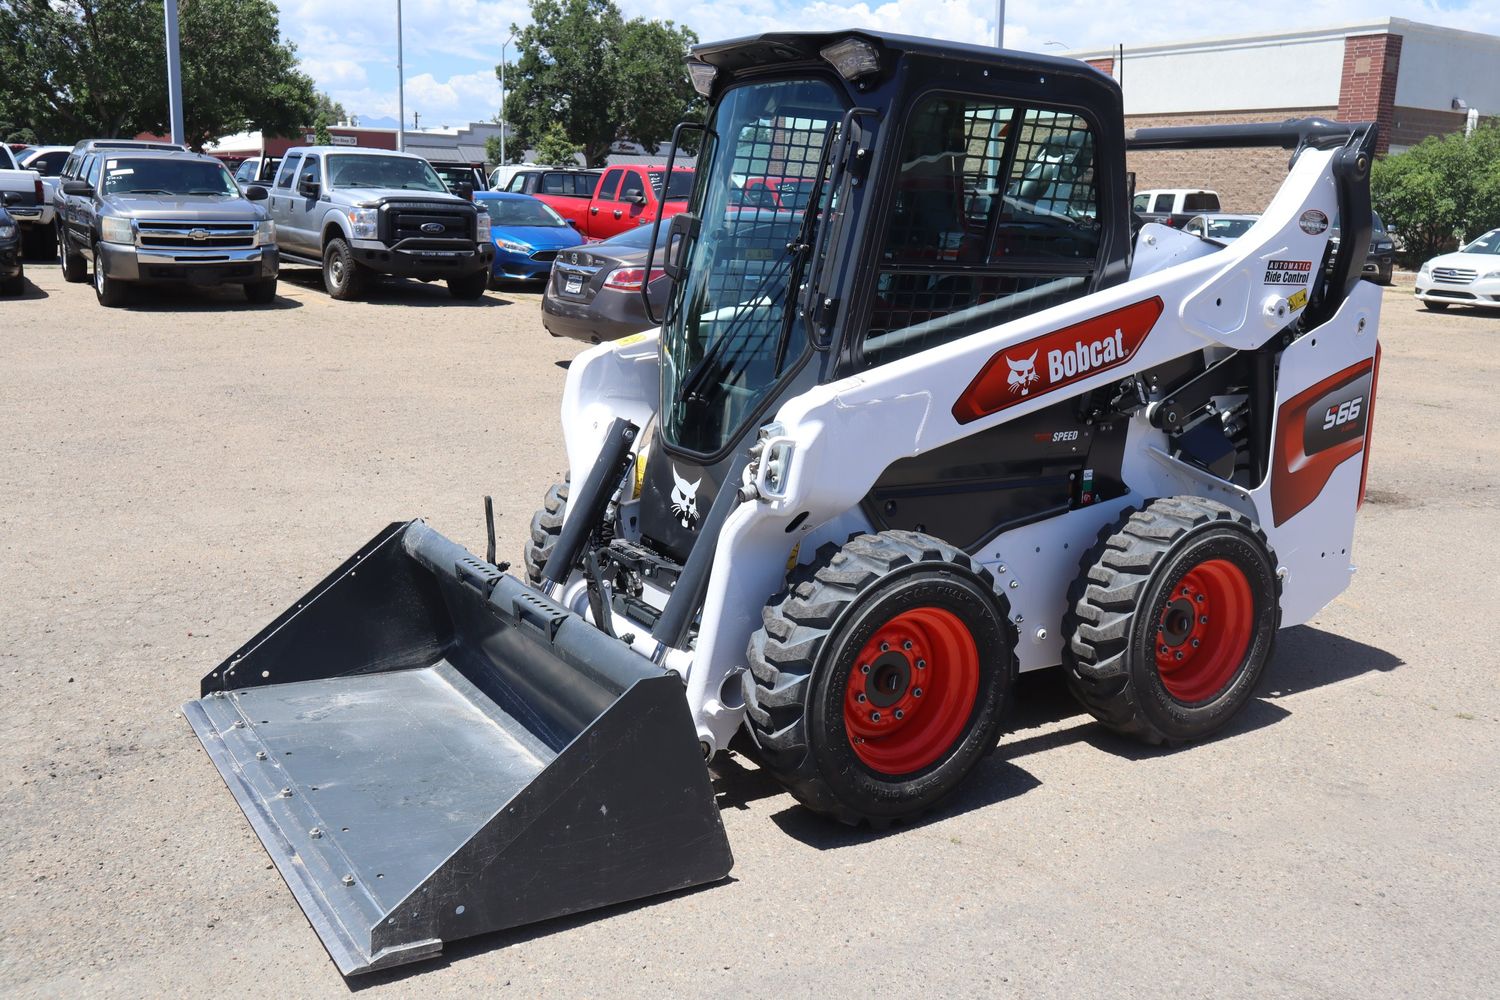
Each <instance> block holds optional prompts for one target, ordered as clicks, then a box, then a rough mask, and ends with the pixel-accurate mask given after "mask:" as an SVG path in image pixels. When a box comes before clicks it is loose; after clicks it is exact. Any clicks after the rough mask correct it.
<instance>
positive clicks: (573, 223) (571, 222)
mask: <svg viewBox="0 0 1500 1000" xmlns="http://www.w3.org/2000/svg"><path fill="white" fill-rule="evenodd" d="M568 225H570V226H572V227H573V228H574V229H577V228H578V220H577V219H569V220H568Z"/></svg>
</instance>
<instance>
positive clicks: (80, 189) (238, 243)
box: [60, 149, 279, 306]
mask: <svg viewBox="0 0 1500 1000" xmlns="http://www.w3.org/2000/svg"><path fill="white" fill-rule="evenodd" d="M62 194H63V196H64V197H65V198H66V199H67V205H68V208H67V216H66V218H64V219H63V224H62V228H61V235H62V245H61V247H60V250H61V251H62V260H63V278H64V280H67V281H75V282H82V281H87V280H88V276H89V262H90V261H92V262H93V265H94V266H93V271H94V293H95V295H97V296H98V298H99V304H100V305H103V306H118V305H123V304H124V302H125V298H126V294H127V293H128V291H129V286H130V285H134V284H173V283H189V284H194V285H226V284H227V285H241V286H243V287H244V289H245V297H246V298H248V299H249V300H250V301H251V302H256V303H261V304H266V303H269V302H271V301H272V300H274V299H275V298H276V276H277V271H278V268H279V262H278V259H277V254H276V227H275V225H274V224H273V223H272V222H271V221H270V219H268V218H267V217H266V212H265V209H264V208H262V207H261V206H260V205H259V204H256V202H259V201H264V200H265V197H266V191H265V188H259V187H254V188H250V189H249V190H248V191H245V192H243V193H242V192H241V191H240V189H239V186H238V185H237V184H235V182H234V178H233V177H231V176H229V171H228V170H227V169H225V167H224V164H223V163H221V162H219V161H218V160H216V159H214V158H213V157H212V156H203V155H202V154H199V153H187V152H171V151H163V150H151V149H111V150H108V151H101V152H100V153H99V154H98V155H96V156H94V157H93V159H92V160H91V161H90V164H89V168H88V171H87V173H86V175H85V176H84V177H82V178H79V179H75V180H66V181H63V183H62Z"/></svg>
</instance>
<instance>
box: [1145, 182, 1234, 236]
mask: <svg viewBox="0 0 1500 1000" xmlns="http://www.w3.org/2000/svg"><path fill="white" fill-rule="evenodd" d="M1130 208H1131V211H1133V212H1134V213H1135V216H1136V218H1137V219H1139V220H1140V221H1141V222H1143V223H1145V222H1159V223H1161V224H1162V225H1164V226H1171V227H1172V228H1174V229H1181V228H1182V227H1183V226H1184V225H1186V224H1187V223H1188V221H1189V220H1191V219H1192V218H1193V216H1195V215H1210V214H1213V213H1215V212H1218V211H1219V196H1218V194H1217V193H1216V192H1214V191H1203V190H1199V189H1194V188H1163V189H1160V190H1155V191H1137V192H1136V193H1135V197H1134V198H1133V199H1131V202H1130Z"/></svg>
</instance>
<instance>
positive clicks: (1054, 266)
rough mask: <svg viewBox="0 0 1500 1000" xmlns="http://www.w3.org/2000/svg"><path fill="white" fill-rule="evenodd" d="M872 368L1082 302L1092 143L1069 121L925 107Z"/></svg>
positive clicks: (904, 179)
mask: <svg viewBox="0 0 1500 1000" xmlns="http://www.w3.org/2000/svg"><path fill="white" fill-rule="evenodd" d="M893 197H894V202H893V204H892V206H891V211H890V221H889V224H888V228H887V230H886V237H885V242H884V246H883V250H882V253H881V260H880V266H879V272H878V275H877V278H876V289H875V306H874V310H873V312H872V314H871V317H870V323H869V327H868V330H867V332H866V335H865V341H864V345H863V356H864V361H865V364H866V365H867V366H873V365H879V364H885V363H887V362H889V361H893V360H895V359H897V358H901V357H905V356H907V355H910V354H913V353H915V352H917V351H922V350H926V349H928V348H930V347H935V346H937V345H939V344H943V343H947V342H948V341H950V340H955V339H957V338H958V337H962V336H966V335H967V334H970V333H975V332H978V331H980V330H985V329H988V328H990V327H993V326H997V325H999V324H1001V323H1005V322H1008V321H1010V320H1013V319H1016V318H1018V317H1020V316H1024V315H1027V314H1029V313H1032V312H1036V311H1037V310H1040V309H1044V308H1046V307H1048V306H1051V305H1056V304H1057V303H1059V302H1065V301H1067V300H1069V299H1072V298H1076V297H1078V296H1080V295H1083V294H1085V293H1086V292H1087V290H1088V285H1089V281H1090V279H1091V277H1092V275H1093V273H1094V271H1095V268H1096V258H1097V255H1098V249H1099V223H1098V192H1097V189H1096V186H1095V182H1094V142H1093V134H1092V133H1091V132H1090V131H1089V130H1088V126H1087V124H1086V123H1085V122H1084V121H1083V119H1081V118H1079V117H1077V116H1076V115H1072V114H1069V113H1066V112H1057V111H1047V110H1042V109H1036V108H1012V107H1007V106H1004V105H1000V104H997V103H994V102H992V101H980V100H976V99H968V98H962V97H957V96H949V95H939V96H934V97H930V98H928V99H926V100H925V101H923V102H922V103H921V104H920V105H918V107H917V109H916V110H915V111H914V112H913V114H912V118H911V120H910V122H909V123H908V125H907V130H906V134H905V138H904V139H903V141H902V153H901V170H900V175H899V177H898V178H897V182H896V191H895V193H894V195H893Z"/></svg>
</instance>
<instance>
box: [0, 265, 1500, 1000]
mask: <svg viewBox="0 0 1500 1000" xmlns="http://www.w3.org/2000/svg"><path fill="white" fill-rule="evenodd" d="M28 273H29V275H30V276H31V279H32V281H33V286H32V288H31V289H30V292H29V294H28V296H27V297H26V298H24V299H23V300H19V301H16V300H3V301H0V338H3V344H4V349H3V357H4V361H3V363H0V704H3V705H4V706H5V716H6V723H7V724H6V725H5V726H4V727H3V730H0V865H3V872H4V881H3V889H0V940H3V942H4V944H3V947H0V992H3V993H4V994H5V995H7V996H76V995H89V996H103V995H113V996H142V995H174V996H177V995H195V996H201V995H203V994H205V993H207V992H210V991H212V992H213V993H222V994H227V995H236V994H238V995H247V994H250V995H263V996H334V997H337V996H342V995H345V994H346V993H347V992H348V991H349V990H350V989H351V986H352V988H354V989H356V990H359V991H363V990H369V991H370V992H371V993H372V994H375V995H380V996H387V995H388V996H408V995H420V996H422V997H423V998H424V1000H435V998H439V997H446V996H468V995H474V994H476V993H478V992H480V991H484V992H486V993H491V994H493V993H495V992H497V991H500V990H503V992H504V993H505V994H506V995H511V996H517V997H535V996H542V995H549V996H551V995H555V996H612V997H613V996H650V997H659V996H663V995H726V996H727V995H742V994H745V993H748V992H752V991H753V992H754V993H755V994H757V995H763V996H780V995H787V996H808V995H814V994H816V995H818V996H825V997H826V996H834V995H837V996H871V995H877V994H923V995H969V996H973V995H1011V994H1014V995H1017V996H1068V997H1072V996H1079V995H1083V996H1092V995H1105V994H1109V995H1122V996H1131V995H1144V994H1157V995H1186V996H1208V995H1212V996H1254V997H1282V996H1294V997H1323V996H1327V997H1348V996H1357V997H1411V996H1424V997H1436V996H1445V997H1465V998H1467V997H1475V996H1481V995H1491V994H1492V991H1493V989H1494V983H1495V981H1496V979H1497V976H1500V959H1497V957H1496V950H1495V948H1494V944H1495V942H1496V941H1497V940H1500V918H1497V913H1500V874H1497V868H1496V865H1495V861H1494V852H1493V849H1492V846H1491V845H1492V843H1493V838H1494V834H1495V830H1496V829H1497V827H1500V794H1497V793H1500V787H1497V785H1500V779H1497V773H1500V769H1497V767H1496V764H1497V761H1500V681H1497V677H1500V672H1497V669H1496V668H1497V666H1500V657H1497V654H1496V652H1495V650H1496V648H1497V644H1500V643H1497V640H1500V625H1497V620H1500V615H1497V611H1500V593H1497V585H1496V577H1495V576H1494V575H1492V574H1491V573H1490V572H1489V570H1488V569H1487V568H1486V567H1488V566H1490V565H1491V563H1492V562H1493V561H1494V560H1495V558H1496V556H1497V554H1500V553H1497V551H1496V546H1497V540H1496V533H1495V529H1496V526H1497V524H1500V520H1497V517H1496V508H1497V503H1496V499H1495V491H1494V490H1493V488H1492V483H1491V479H1492V477H1493V474H1494V470H1496V469H1497V468H1500V433H1497V432H1500V417H1497V408H1496V406H1495V405H1494V402H1493V395H1494V391H1495V386H1496V384H1497V382H1500V361H1497V355H1500V315H1497V314H1489V315H1484V314H1478V313H1472V312H1462V311H1456V312H1454V311H1450V312H1449V313H1447V314H1444V315H1441V316H1438V315H1434V314H1428V313H1423V312H1421V311H1419V310H1418V308H1417V307H1416V305H1415V303H1414V302H1413V301H1412V300H1411V297H1410V287H1409V285H1398V286H1397V287H1395V288H1392V289H1390V290H1388V292H1387V295H1386V307H1385V316H1384V323H1383V327H1382V340H1383V342H1384V344H1385V349H1386V350H1385V361H1384V368H1383V371H1382V377H1381V393H1380V399H1379V408H1378V413H1377V418H1376V433H1375V445H1374V462H1373V466H1372V469H1371V473H1370V487H1371V490H1370V502H1369V503H1368V504H1367V505H1366V506H1365V508H1364V510H1363V511H1362V513H1361V515H1360V528H1359V534H1358V545H1359V548H1358V551H1357V553H1356V556H1357V560H1358V562H1359V564H1360V567H1361V572H1360V573H1359V574H1358V576H1357V578H1356V580H1355V583H1354V585H1353V587H1352V588H1351V589H1350V590H1349V591H1348V592H1347V593H1346V594H1345V595H1344V596H1343V597H1341V598H1340V599H1339V600H1337V601H1336V602H1335V603H1334V604H1333V605H1332V606H1330V607H1329V608H1328V609H1326V610H1325V611H1324V612H1323V613H1322V614H1321V615H1320V616H1319V617H1318V618H1317V619H1316V620H1315V621H1314V622H1313V623H1311V624H1310V625H1308V626H1304V627H1299V628H1295V629H1291V630H1288V631H1286V632H1284V633H1282V636H1281V641H1280V643H1279V645H1278V649H1277V653H1276V656H1275V660H1274V663H1273V664H1272V666H1271V668H1270V670H1269V673H1268V677H1267V680H1266V682H1265V684H1264V687H1263V689H1262V691H1261V695H1260V698H1259V700H1257V701H1256V702H1255V703H1254V704H1253V705H1252V706H1251V707H1250V709H1249V710H1248V711H1247V712H1246V713H1245V714H1244V715H1243V716H1242V717H1241V718H1240V719H1239V720H1238V721H1237V723H1236V724H1235V725H1234V726H1233V727H1232V729H1231V730H1230V731H1229V732H1228V733H1226V734H1225V735H1224V736H1222V737H1221V738H1219V739H1216V740H1214V741H1212V742H1209V743H1206V744H1202V745H1198V746H1193V747H1189V748H1185V749H1182V750H1178V751H1150V750H1143V749H1142V748H1139V747H1136V746H1134V745H1131V744H1128V743H1124V742H1121V741H1119V740H1117V739H1114V738H1112V737H1111V736H1110V735H1109V734H1107V733H1106V732H1104V731H1103V730H1101V729H1100V728H1099V727H1098V726H1096V725H1095V724H1093V723H1092V722H1091V721H1090V720H1088V719H1087V717H1085V716H1082V715H1080V714H1079V712H1078V711H1077V709H1076V708H1075V707H1074V706H1073V704H1072V703H1071V702H1070V701H1069V700H1068V698H1067V696H1066V693H1065V692H1064V691H1063V690H1062V689H1061V686H1060V684H1059V683H1058V679H1057V678H1055V677H1049V676H1045V675H1044V676H1036V677H1029V678H1027V679H1026V682H1025V683H1024V684H1023V686H1022V691H1021V697H1020V699H1019V703H1018V705H1017V707H1016V709H1015V715H1014V724H1015V729H1014V731H1013V732H1012V733H1011V734H1010V735H1008V736H1007V737H1006V738H1005V740H1004V742H1003V744H1002V746H1001V749H1000V752H999V753H997V754H996V755H995V756H994V757H992V758H990V759H989V760H988V761H987V762H986V763H985V764H984V765H983V766H982V767H981V768H980V769H979V771H978V772H977V774H976V776H975V777H974V779H973V780H971V782H970V783H969V784H968V786H967V787H966V788H965V790H964V791H963V792H962V793H961V794H960V795H958V796H957V797H956V799H954V800H953V801H952V802H951V803H950V804H949V805H948V806H947V807H946V808H945V809H943V810H942V811H941V812H940V813H939V814H937V815H936V816H934V817H932V818H931V819H930V820H928V821H926V822H924V823H922V824H920V825H918V826H916V827H914V828H904V829H898V830H896V831H894V832H891V833H888V834H884V835H872V834H871V833H869V832H868V831H865V832H860V831H849V830H845V829H842V828H837V827H833V826H830V825H828V824H826V823H824V822H821V821H818V820H816V819H814V818H812V817H810V816H809V815H807V814H806V813H805V812H804V811H803V810H801V809H800V808H798V807H796V806H795V805H794V804H793V802H792V800H791V799H790V798H789V797H788V796H786V795H785V794H783V793H781V792H780V791H779V789H778V788H777V787H776V786H775V784H774V783H772V782H771V781H770V780H768V779H767V778H766V777H765V776H763V775H761V774H759V773H758V772H757V771H756V770H755V769H754V767H753V765H750V764H747V763H745V762H744V761H742V760H740V759H735V760H731V761H729V762H728V763H727V764H725V765H724V766H722V767H721V768H720V769H719V771H720V773H719V775H718V777H717V779H716V784H717V787H718V790H719V793H720V799H721V803H722V805H723V812H724V818H725V822H726V825H727V827H728V830H729V837H730V842H731V844H732V845H733V848H734V851H735V858H736V867H735V870H734V874H733V877H732V879H731V880H730V881H728V882H727V883H725V884H723V885H719V886H714V887H711V888H707V889H702V890H699V891H695V892H688V893H684V894H679V895H677V896H675V897H672V898H669V899H666V900H664V901H659V902H656V903H652V904H646V905H635V906H625V907H617V908H614V909H612V910H609V911H605V912H603V913H602V914H594V915H590V916H587V917H583V918H577V919H568V920H561V921H553V922H550V923H547V924H543V925H539V926H535V927H531V928H528V929H524V930H521V931H518V932H512V933H504V934H500V935H492V936H489V937H485V938H481V939H477V940H474V941H470V942H464V943H461V944H458V945H456V946H453V947H451V948H450V949H449V951H448V953H447V954H446V955H445V956H444V958H443V959H441V960H439V961H437V962H435V963H431V964H428V965H425V966H419V967H416V968H412V969H406V970H398V971H395V972H392V973H384V974H376V975H374V976H371V977H366V978H364V979H361V980H356V981H354V982H353V983H352V984H346V983H345V981H344V980H342V979H341V978H340V977H339V975H338V973H337V971H336V970H335V968H334V966H333V965H332V963H331V962H330V961H329V960H328V958H327V956H326V955H325V953H324V951H323V949H322V947H321V946H320V944H319V943H318V940H317V938H316V936H315V935H314V934H313V932H312V931H311V929H310V928H309V927H308V925H307V923H306V921H305V920H304V918H303V916H302V913H301V911H300V910H299V909H298V907H297V904H296V902H295V901H294V900H293V898H292V896H291V894H290V893H289V892H288V891H287V889H286V887H285V886H284V885H283V884H282V882H281V879H280V877H279V876H278V875H277V873H276V872H275V870H274V869H273V868H272V867H271V864H270V862H269V860H268V859H267V857H266V855H265V853H264V851H263V850H262V849H261V847H260V846H259V843H258V841H257V840H256V839H255V837H254V835H253V834H252V833H251V831H250V828H249V826H248V825H247V824H246V822H245V820H244V818H243V816H242V815H241V814H240V812H239V809H238V808H237V807H236V806H235V804H234V801H233V799H232V798H231V796H230V795H229V794H228V792H227V791H226V790H225V788H224V786H223V784H222V782H221V781H220V779H219V777H218V774H217V773H216V772H215V770H214V768H213V766H212V765H211V764H210V762H209V761H208V759H207V757H206V756H205V754H204V753H203V751H202V750H201V748H200V746H199V744H198V742H197V740H196V739H195V738H194V736H193V734H192V732H191V730H190V729H189V728H188V726H187V723H186V722H185V721H184V720H183V719H182V718H181V716H180V715H179V714H178V712H177V706H178V705H179V704H180V703H181V702H182V701H183V700H185V699H186V698H188V697H191V696H193V695H195V694H196V691H197V685H198V680H199V678H200V676H201V675H202V674H204V673H205V672H206V671H207V670H208V669H209V668H210V667H212V666H213V665H214V664H216V663H217V662H218V661H219V660H220V659H221V658H222V657H224V656H225V655H227V654H228V653H229V652H231V651H232V650H233V649H234V648H235V647H236V646H237V645H238V644H239V643H240V642H242V641H243V640H244V639H245V638H247V637H249V636H250V635H252V634H253V633H254V632H255V631H257V630H258V629H259V628H260V627H261V626H262V625H264V624H265V623H266V622H267V621H269V620H270V619H271V618H272V617H274V616H275V615H276V614H277V613H279V612H280V611H281V610H282V609H283V608H284V607H285V606H286V605H287V603H288V602H289V601H290V600H292V599H294V598H295V597H296V596H298V595H300V594H301V593H302V592H303V591H304V590H305V589H306V588H307V587H308V586H310V585H311V584H312V583H314V582H316V581H317V580H319V579H321V578H322V576H323V575H324V574H325V573H327V572H328V571H329V570H330V569H332V568H333V567H334V566H335V565H336V564H337V563H338V562H340V561H341V560H342V559H343V558H344V557H345V556H347V555H348V554H349V553H351V552H352V551H354V550H355V549H356V548H358V547H359V546H360V545H361V544H362V543H364V542H365V541H366V540H367V539H368V538H369V537H370V536H371V535H373V534H374V533H375V531H376V530H377V529H378V528H379V527H380V526H382V525H384V524H386V523H387V522H389V521H392V520H397V519H404V518H407V517H411V516H413V515H422V516H425V517H427V518H428V519H429V520H431V521H432V522H433V524H434V525H435V526H436V527H437V528H438V529H439V530H441V531H443V532H444V533H446V534H448V535H450V537H453V538H455V539H456V540H458V541H459V542H461V543H463V544H465V545H468V546H469V547H470V548H471V549H474V550H476V551H482V547H483V530H482V527H481V519H480V510H481V507H480V497H481V495H482V494H483V493H486V492H489V493H493V494H494V496H495V499H496V513H497V515H498V527H499V532H500V544H501V551H502V552H504V553H509V554H511V556H512V557H514V556H515V555H518V554H519V550H520V545H521V542H522V539H523V536H524V533H525V529H526V524H527V520H528V518H529V516H530V513H531V510H532V508H533V506H534V505H535V504H536V503H537V502H538V500H539V499H540V497H541V495H542V492H543V491H544V490H545V488H546V486H547V485H548V484H549V483H551V482H552V481H554V480H555V479H557V478H558V477H559V475H560V474H561V472H562V471H563V461H564V459H563V449H562V439H561V435H560V433H559V432H558V429H557V427H556V410H557V402H558V398H559V394H560V391H561V388H562V384H563V378H564V367H565V365H566V364H567V362H568V360H569V359H570V358H571V357H572V356H573V355H574V354H576V353H577V350H578V348H577V347H576V346H575V345H573V344H570V343H567V342H562V341H557V340H553V339H551V338H549V337H547V336H546V335H545V333H544V332H543V330H542V328H541V325H540V322H539V315H538V306H537V302H538V296H537V295H536V294H533V293H524V294H523V293H517V294H511V293H508V292H507V293H493V292H492V293H490V294H489V295H487V296H486V297H485V298H484V299H483V300H482V301H480V302H478V303H474V304H457V303H454V302H452V301H450V300H449V297H448V295H447V294H446V292H445V291H444V290H443V289H442V288H441V287H426V286H421V285H416V284H410V283H408V284H404V285H400V286H392V287H390V288H388V289H387V290H385V291H383V292H382V293H381V294H380V296H379V297H378V298H377V299H376V300H375V301H372V302H369V303H359V304H352V303H338V302H333V301H331V300H330V299H329V298H328V297H327V296H326V295H325V294H324V293H323V291H322V289H321V287H319V286H318V284H317V282H316V280H315V278H314V276H313V275H312V274H311V272H303V273H299V272H297V271H291V272H289V273H288V276H287V278H286V279H285V280H283V283H282V292H283V295H282V298H280V299H279V300H278V301H277V303H276V304H275V305H274V306H272V307H267V308H250V307H247V306H245V305H244V304H243V302H242V301H241V300H240V298H239V296H238V294H237V293H236V292H228V291H226V292H213V293H204V292H191V291H183V292H174V293H171V294H167V293H160V294H151V295H146V296H141V297H139V298H138V300H137V302H136V304H135V305H134V306H132V307H131V308H129V309H124V310H118V311H105V310H103V309H101V308H100V307H99V306H98V305H97V304H96V303H95V302H94V297H93V295H92V293H91V290H90V289H89V288H88V287H87V286H71V285H65V284H64V283H63V282H62V280H61V276H60V274H59V273H58V270H57V268H56V267H47V266H40V265H37V266H31V267H29V268H28Z"/></svg>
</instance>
